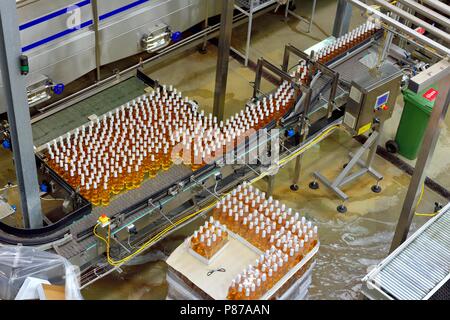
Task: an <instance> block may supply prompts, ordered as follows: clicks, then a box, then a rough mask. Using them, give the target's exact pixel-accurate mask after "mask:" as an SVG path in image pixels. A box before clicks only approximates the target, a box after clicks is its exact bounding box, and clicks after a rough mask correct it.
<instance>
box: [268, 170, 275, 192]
mask: <svg viewBox="0 0 450 320" xmlns="http://www.w3.org/2000/svg"><path fill="white" fill-rule="evenodd" d="M274 187H275V176H274V175H273V176H268V177H267V196H269V197H270V196H272V195H273V190H274Z"/></svg>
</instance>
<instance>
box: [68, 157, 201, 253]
mask: <svg viewBox="0 0 450 320" xmlns="http://www.w3.org/2000/svg"><path fill="white" fill-rule="evenodd" d="M191 174H192V170H191V169H190V168H188V167H186V166H182V165H179V166H172V167H171V168H170V169H169V170H168V171H162V172H160V173H159V174H158V175H157V176H156V177H155V178H154V179H147V180H146V181H144V183H143V184H142V185H141V187H139V188H138V189H134V190H130V191H128V192H126V193H123V194H120V195H118V196H117V197H115V198H114V199H113V200H112V201H111V203H110V205H109V206H107V207H96V208H94V209H93V210H92V213H91V214H90V215H88V216H86V217H84V218H83V219H80V220H79V221H77V222H75V223H73V224H72V226H71V227H70V232H71V234H72V235H74V236H75V237H79V236H80V234H81V233H83V232H85V231H86V230H90V229H92V228H93V227H94V226H95V224H96V223H97V219H98V217H99V216H101V215H102V214H106V215H107V216H109V217H113V216H115V215H116V214H118V213H122V212H126V211H127V209H128V208H130V207H132V206H133V205H135V204H137V203H140V202H145V201H147V199H148V198H149V197H151V196H152V195H154V194H157V193H158V192H160V191H161V190H164V189H167V188H168V187H171V186H172V185H174V184H176V183H177V182H178V181H179V180H180V179H182V178H183V177H186V176H189V175H191ZM136 214H138V213H136ZM139 214H142V212H139ZM127 219H128V220H131V219H133V215H131V216H130V217H128V218H127ZM93 240H94V239H93V238H92V237H90V239H88V240H87V241H84V240H81V241H79V242H72V243H68V244H66V245H63V246H61V247H60V251H61V252H60V254H61V255H63V256H64V257H65V258H68V259H70V258H71V257H73V256H75V255H77V254H79V253H81V252H82V251H83V250H85V249H86V245H88V246H89V245H90V244H91V243H93V242H95V241H93Z"/></svg>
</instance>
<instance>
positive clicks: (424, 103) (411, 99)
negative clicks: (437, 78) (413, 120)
mask: <svg viewBox="0 0 450 320" xmlns="http://www.w3.org/2000/svg"><path fill="white" fill-rule="evenodd" d="M438 93H439V90H438V88H437V86H435V85H432V86H430V87H428V88H426V89H425V90H422V91H420V92H418V93H415V92H413V91H411V90H409V89H406V90H405V91H404V92H403V97H404V99H405V104H406V103H411V104H413V105H415V106H417V107H418V108H419V109H421V110H422V111H424V112H426V113H428V114H430V113H431V111H432V110H433V106H434V103H435V101H436V97H437V95H438Z"/></svg>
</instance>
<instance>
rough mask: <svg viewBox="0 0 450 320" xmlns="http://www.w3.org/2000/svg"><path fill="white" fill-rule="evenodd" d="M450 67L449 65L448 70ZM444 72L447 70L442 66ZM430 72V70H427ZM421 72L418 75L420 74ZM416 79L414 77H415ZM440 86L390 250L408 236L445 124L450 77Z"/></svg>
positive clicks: (444, 79) (438, 83)
mask: <svg viewBox="0 0 450 320" xmlns="http://www.w3.org/2000/svg"><path fill="white" fill-rule="evenodd" d="M448 69H450V67H447V72H449V71H448ZM442 70H443V72H445V71H446V70H445V69H444V67H443V68H442ZM427 72H428V71H427ZM420 75H421V74H419V75H418V76H420ZM413 79H414V78H413ZM436 87H437V88H439V92H440V93H439V94H438V96H437V98H436V102H435V105H434V107H433V111H432V112H431V116H430V121H429V123H428V127H427V130H426V131H425V136H424V140H423V141H424V142H426V143H423V144H422V147H421V149H420V153H419V156H418V158H417V161H416V166H415V168H414V173H413V176H412V178H411V182H410V184H409V188H408V192H407V193H406V198H405V202H404V203H403V208H402V212H401V213H400V218H399V220H398V224H397V228H396V229H395V234H394V238H393V240H392V244H391V249H390V252H392V251H394V250H395V249H396V248H397V247H398V246H400V245H401V244H402V243H403V242H404V241H405V240H406V238H407V237H408V233H409V229H410V227H411V222H412V219H413V217H414V213H415V211H416V207H417V203H418V199H419V195H420V193H421V190H422V185H423V184H424V182H425V178H426V172H425V170H426V169H427V167H428V165H429V163H430V161H431V159H432V158H433V153H434V149H435V148H436V144H437V141H438V138H439V134H440V131H441V128H442V127H443V126H444V125H443V123H444V120H445V116H446V114H447V110H448V106H449V104H450V77H449V76H447V77H445V78H443V79H441V80H440V81H439V82H437V83H436Z"/></svg>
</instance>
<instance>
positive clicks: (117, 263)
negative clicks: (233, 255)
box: [93, 125, 341, 267]
mask: <svg viewBox="0 0 450 320" xmlns="http://www.w3.org/2000/svg"><path fill="white" fill-rule="evenodd" d="M340 127H341V126H340V125H334V126H332V127H330V128H328V129H327V130H325V131H324V132H323V133H322V134H320V135H319V136H317V137H316V138H314V139H313V140H311V141H310V142H308V143H307V144H305V145H304V146H303V147H302V148H301V149H300V150H298V151H296V152H295V153H293V154H291V155H289V156H288V157H286V158H284V159H282V160H281V161H278V163H277V165H283V164H285V163H286V162H289V161H290V160H292V159H293V158H295V157H297V156H298V155H300V154H302V153H303V152H305V151H306V150H308V149H310V148H311V147H313V146H314V145H315V144H317V143H319V142H320V141H322V140H323V139H324V138H325V137H326V136H328V135H329V134H330V133H331V132H333V131H334V130H336V129H338V128H340ZM267 175H268V173H267V172H265V173H263V174H261V175H259V176H258V177H256V178H254V179H253V180H251V181H250V182H249V184H254V183H256V182H258V181H259V180H261V179H263V178H264V177H265V176H267ZM226 196H227V194H225V195H223V196H222V198H220V200H221V199H223V198H224V197H226ZM220 200H215V201H213V202H212V203H211V204H210V205H208V206H207V207H205V208H202V209H200V210H198V211H196V212H194V213H192V214H190V215H188V216H186V217H183V218H181V219H179V220H178V221H176V222H174V223H173V224H171V225H170V226H168V227H166V228H165V229H163V230H162V231H160V232H159V233H157V234H156V235H155V236H154V237H152V238H150V239H149V240H148V241H147V242H145V243H144V244H143V245H142V246H141V247H140V248H139V249H137V250H136V251H135V252H133V253H131V254H130V255H128V256H126V257H125V258H122V259H120V260H114V259H112V258H111V256H110V241H111V227H110V226H108V237H107V239H105V238H104V237H102V236H100V235H99V234H98V233H97V228H98V226H99V225H100V223H98V224H97V225H95V227H94V230H93V233H94V235H95V236H96V237H97V238H98V239H100V240H101V241H103V242H104V243H105V244H106V256H107V260H108V263H109V264H110V265H111V266H114V267H117V266H120V265H122V264H124V263H126V262H128V261H130V260H131V259H133V258H134V257H135V256H137V255H138V254H140V253H141V252H143V251H145V250H146V249H147V248H148V247H150V246H151V245H153V244H155V243H156V242H157V241H159V240H160V239H161V238H162V237H164V236H165V235H166V234H167V233H169V232H170V231H171V230H173V229H174V228H176V227H177V226H179V225H181V224H182V223H184V222H186V221H187V220H189V219H192V218H193V217H195V216H197V215H199V214H200V213H202V212H205V211H207V210H209V209H211V208H213V207H214V206H215V205H216V203H217V202H219V201H220Z"/></svg>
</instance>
